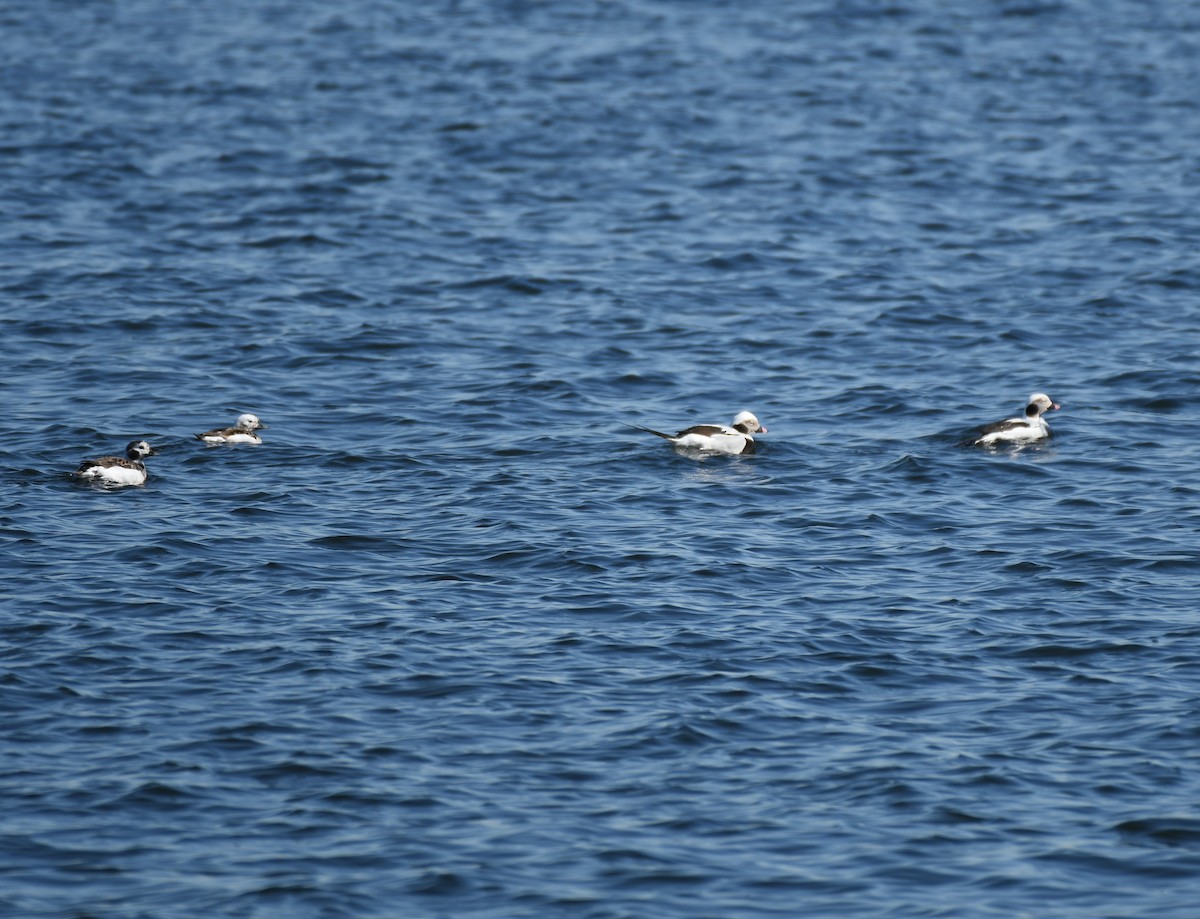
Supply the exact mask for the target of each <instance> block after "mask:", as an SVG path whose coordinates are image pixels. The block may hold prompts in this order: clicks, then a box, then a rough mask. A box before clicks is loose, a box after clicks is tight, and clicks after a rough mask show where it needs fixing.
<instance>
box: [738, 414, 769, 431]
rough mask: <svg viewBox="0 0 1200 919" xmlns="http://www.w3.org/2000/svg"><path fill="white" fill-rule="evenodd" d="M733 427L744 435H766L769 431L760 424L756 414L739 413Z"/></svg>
mask: <svg viewBox="0 0 1200 919" xmlns="http://www.w3.org/2000/svg"><path fill="white" fill-rule="evenodd" d="M733 426H734V427H735V428H737V430H739V431H741V432H742V433H743V434H766V433H767V429H766V428H765V427H763V426H762V425H761V424H759V423H758V418H757V416H756V415H755V414H754V412H738V413H737V415H736V416H734V419H733Z"/></svg>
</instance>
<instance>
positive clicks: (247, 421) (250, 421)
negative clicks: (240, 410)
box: [237, 412, 266, 433]
mask: <svg viewBox="0 0 1200 919" xmlns="http://www.w3.org/2000/svg"><path fill="white" fill-rule="evenodd" d="M265 427H266V425H265V424H263V423H262V422H261V421H259V420H258V416H257V415H251V414H250V413H249V412H247V413H246V414H244V415H238V420H237V428H238V429H239V430H242V431H246V432H247V433H251V432H254V431H257V430H258V429H259V428H265Z"/></svg>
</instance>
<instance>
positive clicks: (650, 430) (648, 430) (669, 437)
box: [626, 424, 675, 440]
mask: <svg viewBox="0 0 1200 919" xmlns="http://www.w3.org/2000/svg"><path fill="white" fill-rule="evenodd" d="M626 427H630V428H633V429H634V430H635V431H645V432H646V433H647V434H654V435H656V436H658V437H661V438H662V439H663V440H674V439H675V437H674V435H671V434H664V433H663V432H662V431H656V430H654V428H644V427H642V426H641V425H640V424H629V425H626Z"/></svg>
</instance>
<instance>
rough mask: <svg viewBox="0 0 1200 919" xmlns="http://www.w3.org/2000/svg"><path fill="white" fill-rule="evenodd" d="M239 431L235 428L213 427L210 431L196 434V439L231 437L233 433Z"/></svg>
mask: <svg viewBox="0 0 1200 919" xmlns="http://www.w3.org/2000/svg"><path fill="white" fill-rule="evenodd" d="M237 433H240V432H239V431H238V429H237V428H214V429H213V430H211V431H205V432H204V433H203V434H197V435H196V439H197V440H204V438H206V437H232V436H233V435H234V434H237Z"/></svg>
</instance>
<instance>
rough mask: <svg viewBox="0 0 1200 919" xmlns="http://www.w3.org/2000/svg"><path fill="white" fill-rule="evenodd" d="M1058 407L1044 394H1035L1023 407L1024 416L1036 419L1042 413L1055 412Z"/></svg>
mask: <svg viewBox="0 0 1200 919" xmlns="http://www.w3.org/2000/svg"><path fill="white" fill-rule="evenodd" d="M1058 407H1059V406H1058V404H1057V403H1056V402H1055V401H1054V400H1053V399H1051V398H1050V397H1049V396H1047V395H1046V394H1045V393H1044V392H1035V393H1034V394H1033V395H1032V396H1030V397H1029V401H1028V402H1027V403H1026V405H1025V415H1026V416H1027V417H1029V418H1037V417H1038V416H1039V415H1041V414H1042V412H1048V411H1051V410H1055V409H1057V408H1058Z"/></svg>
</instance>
